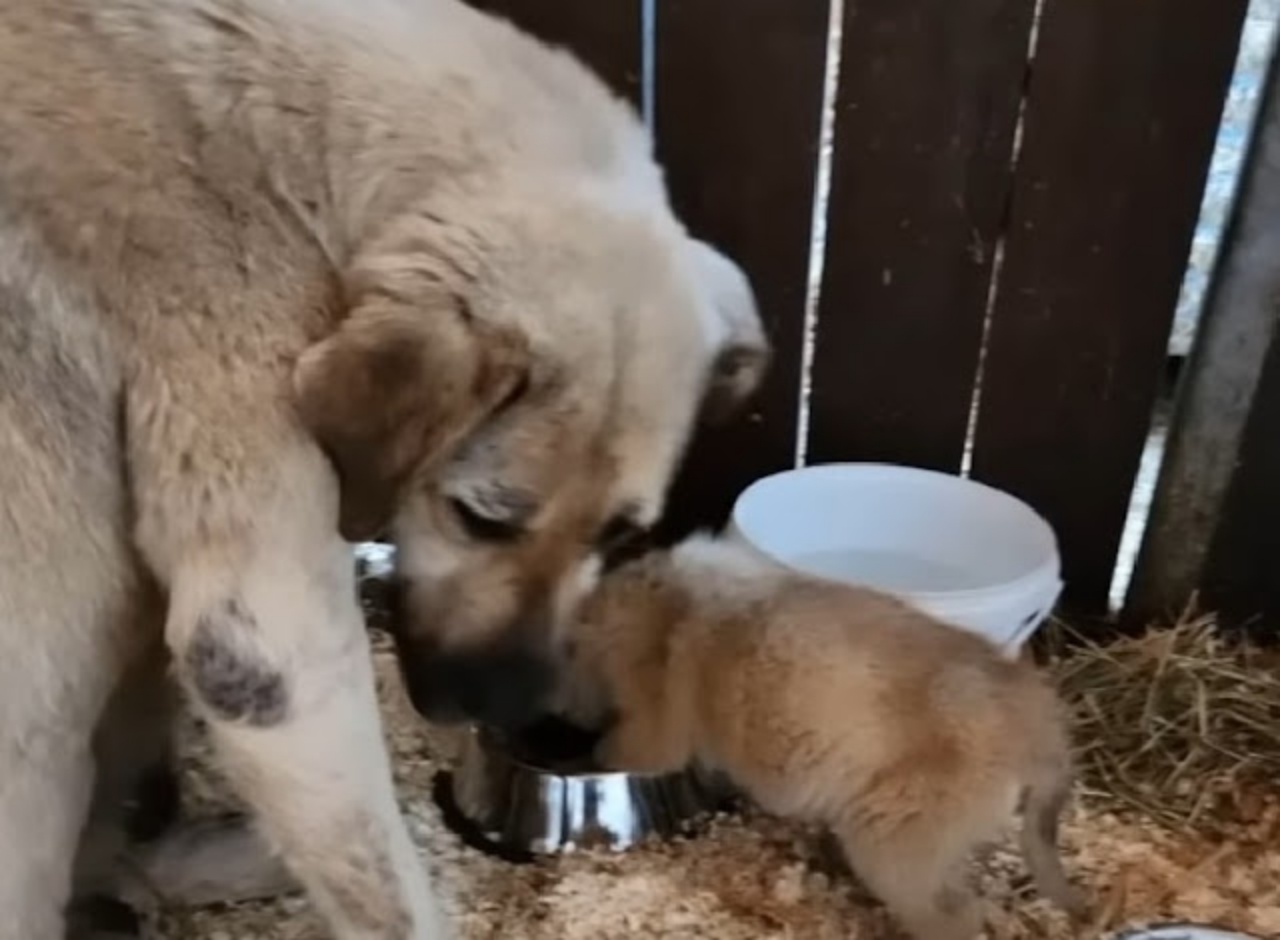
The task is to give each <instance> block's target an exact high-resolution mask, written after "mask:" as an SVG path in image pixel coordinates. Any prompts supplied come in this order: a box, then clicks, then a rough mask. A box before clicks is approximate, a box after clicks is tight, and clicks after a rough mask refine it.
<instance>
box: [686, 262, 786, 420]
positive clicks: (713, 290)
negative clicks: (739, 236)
mask: <svg viewBox="0 0 1280 940" xmlns="http://www.w3.org/2000/svg"><path fill="white" fill-rule="evenodd" d="M690 251H691V255H692V258H693V264H694V270H695V272H696V274H697V277H698V279H699V280H700V282H701V284H702V287H703V290H704V291H706V294H707V296H708V297H709V298H710V301H711V304H712V307H713V309H714V311H715V316H716V322H717V325H718V326H719V328H720V329H719V331H718V332H719V342H718V349H717V351H716V355H715V359H714V361H713V362H712V366H711V374H710V376H709V378H708V380H707V388H706V392H705V393H704V397H703V402H702V414H701V420H703V421H704V422H706V423H708V424H719V423H722V422H724V421H726V420H728V419H729V418H731V417H733V415H735V414H736V413H737V412H738V410H739V409H740V408H741V407H742V405H743V404H744V403H745V402H746V400H747V399H748V398H750V397H751V395H752V394H753V393H754V392H755V391H756V389H758V388H759V387H760V383H761V382H762V381H763V380H764V376H765V373H766V372H767V371H768V368H769V360H770V358H771V355H772V349H771V347H770V345H769V340H768V338H767V337H766V336H765V333H764V326H763V325H762V324H761V322H760V312H759V310H758V309H757V306H756V298H755V293H754V291H752V289H751V282H750V281H748V280H747V276H746V274H745V273H744V272H743V270H742V269H741V268H740V267H738V265H737V264H736V263H735V262H733V261H732V260H731V259H730V258H728V257H727V256H726V255H724V254H722V253H721V252H719V251H717V250H716V249H715V248H712V247H711V246H710V245H708V244H707V243H706V242H702V241H698V240H696V239H691V240H690Z"/></svg>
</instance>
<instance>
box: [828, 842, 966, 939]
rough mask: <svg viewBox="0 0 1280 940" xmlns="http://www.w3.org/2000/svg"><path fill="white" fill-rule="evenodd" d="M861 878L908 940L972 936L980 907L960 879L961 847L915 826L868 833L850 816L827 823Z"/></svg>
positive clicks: (961, 864)
mask: <svg viewBox="0 0 1280 940" xmlns="http://www.w3.org/2000/svg"><path fill="white" fill-rule="evenodd" d="M833 832H834V834H835V835H836V837H837V838H838V839H839V840H840V843H841V845H842V846H843V847H844V851H845V853H846V856H847V858H848V861H849V866H850V867H851V868H852V869H853V871H854V873H855V874H856V875H857V876H858V877H859V878H860V879H861V880H862V882H863V884H864V885H866V887H867V888H868V889H869V890H870V891H871V893H872V894H874V895H875V896H876V897H877V898H879V899H880V901H882V902H883V903H884V905H885V907H887V908H888V909H889V913H890V914H892V915H893V916H894V918H895V919H896V920H897V921H898V923H899V924H900V925H901V926H902V928H903V929H904V930H906V932H907V933H908V934H909V935H910V936H911V937H912V938H913V940H974V938H975V937H976V936H977V935H978V932H979V930H980V929H981V927H982V918H981V911H980V908H979V906H978V904H977V902H976V900H975V898H974V897H973V894H972V892H971V891H970V890H969V889H968V888H967V887H966V886H965V884H964V880H963V863H964V854H963V852H957V851H954V850H953V849H952V847H951V846H948V845H946V844H945V842H943V841H940V840H935V839H931V838H928V837H927V835H926V834H925V833H923V832H919V831H915V827H912V829H911V830H908V831H906V832H903V831H900V830H899V831H896V832H890V833H884V834H879V833H877V834H872V833H871V832H869V831H868V830H867V829H866V828H865V827H863V826H861V825H859V823H858V822H857V821H856V820H855V821H846V822H843V823H841V824H839V825H837V826H834V827H833Z"/></svg>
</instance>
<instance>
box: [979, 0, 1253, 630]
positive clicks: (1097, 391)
mask: <svg viewBox="0 0 1280 940" xmlns="http://www.w3.org/2000/svg"><path fill="white" fill-rule="evenodd" d="M1245 8H1246V0H1176V2H1163V0H1161V2H1123V3H1117V2H1116V0H1046V5H1045V8H1044V12H1043V20H1042V22H1041V24H1040V41H1039V44H1038V48H1037V50H1036V55H1035V60H1034V63H1033V65H1032V77H1031V82H1030V86H1029V92H1028V106H1027V118H1026V127H1025V143H1024V148H1023V152H1022V155H1021V159H1020V161H1019V165H1018V169H1017V174H1016V179H1015V184H1014V197H1013V203H1012V214H1011V223H1010V230H1009V236H1008V243H1007V252H1006V257H1005V263H1004V267H1003V272H1002V276H1001V280H1000V284H999V293H998V296H997V299H996V305H995V310H994V314H993V320H992V324H991V328H990V338H989V346H988V359H987V363H986V368H985V371H984V375H983V379H982V381H983V388H982V398H981V403H980V411H979V417H978V426H977V436H976V440H975V446H974V463H973V467H974V475H975V476H977V477H979V478H981V479H983V480H986V481H988V482H990V483H992V484H994V485H996V486H1000V487H1003V488H1005V489H1007V490H1010V491H1011V492H1013V493H1015V494H1017V495H1019V496H1021V497H1023V498H1025V499H1027V500H1029V501H1030V502H1031V503H1032V505H1034V506H1036V507H1037V508H1038V509H1040V510H1041V511H1042V512H1043V513H1045V514H1046V515H1047V516H1048V518H1049V519H1050V521H1051V522H1052V523H1053V524H1054V526H1055V527H1056V528H1057V531H1058V535H1059V538H1060V541H1061V545H1062V551H1063V561H1064V566H1065V572H1066V580H1067V584H1068V588H1067V591H1068V593H1067V595H1066V599H1067V601H1068V602H1069V603H1071V604H1073V605H1074V606H1076V607H1077V608H1081V609H1085V610H1103V609H1105V607H1106V604H1107V595H1108V588H1109V585H1110V581H1111V576H1112V572H1113V569H1114V564H1115V557H1116V549H1117V547H1118V545H1119V541H1120V535H1121V531H1122V529H1123V526H1124V520H1125V514H1126V510H1127V508H1128V503H1129V495H1130V492H1131V490H1132V486H1133V480H1134V476H1135V474H1136V471H1137V467H1138V463H1139V460H1140V458H1141V453H1142V446H1143V441H1144V437H1145V434H1146V431H1147V427H1148V424H1149V422H1150V416H1151V410H1152V405H1153V402H1154V398H1155V394H1156V388H1157V383H1158V380H1159V375H1160V370H1161V367H1162V365H1163V362H1164V358H1165V352H1166V344H1167V339H1168V334H1169V330H1170V327H1171V325H1172V320H1173V314H1174V309H1175V304H1176V301H1177V296H1178V289H1179V285H1180V283H1181V279H1182V273H1183V269H1184V267H1185V264H1186V260H1187V253H1188V249H1189V246H1190V244H1191V236H1192V232H1193V229H1194V225H1195V221H1196V217H1197V211H1198V208H1199V204H1200V198H1201V194H1202V192H1203V188H1204V181H1205V175H1206V171H1207V168H1208V165H1209V159H1210V156H1211V153H1212V149H1213V142H1214V137H1215V132H1216V129H1217V125H1218V119H1219V115H1220V113H1221V109H1222V103H1223V98H1224V95H1225V92H1226V89H1227V84H1228V81H1229V79H1230V75H1231V69H1232V65H1233V62H1234V59H1235V52H1236V47H1237V44H1238V39H1239V35H1240V29H1241V25H1242V23H1243V19H1244V14H1245Z"/></svg>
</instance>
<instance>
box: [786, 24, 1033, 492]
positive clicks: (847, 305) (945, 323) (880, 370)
mask: <svg viewBox="0 0 1280 940" xmlns="http://www.w3.org/2000/svg"><path fill="white" fill-rule="evenodd" d="M845 9H846V12H845V17H844V28H843V36H842V46H843V51H842V55H841V62H842V67H841V72H842V75H841V83H840V91H839V95H838V97H837V100H836V127H835V157H834V161H833V164H832V179H831V201H830V212H829V220H828V242H827V255H826V266H825V270H824V275H823V286H822V302H821V307H820V311H819V318H818V328H817V345H816V347H815V352H814V362H813V391H812V395H811V398H810V419H809V420H810V437H809V459H810V460H811V461H814V462H821V461H828V460H844V459H876V460H889V461H895V462H901V463H908V464H916V465H921V466H927V467H933V468H936V469H941V470H952V471H954V470H957V469H959V467H960V463H961V459H962V457H963V453H964V444H965V435H966V432H967V429H968V422H969V405H970V401H971V398H972V392H973V380H974V374H975V372H976V371H977V364H978V355H979V350H980V347H981V342H982V329H983V321H984V319H985V312H986V305H987V289H988V284H989V281H990V276H991V266H992V261H993V258H994V255H995V247H996V243H997V241H998V239H999V236H1000V231H1001V227H1002V224H1003V215H1004V210H1005V208H1006V205H1007V201H1008V195H1009V190H1010V187H1011V185H1012V178H1013V170H1012V166H1011V157H1012V150H1013V136H1014V131H1015V128H1016V126H1017V119H1018V108H1019V104H1020V102H1021V100H1022V91H1023V80H1024V76H1025V72H1026V65H1027V62H1026V60H1027V44H1028V38H1029V32H1030V29H1031V22H1032V18H1033V15H1034V10H1035V0H859V2H856V3H848V5H847V6H846V8H845Z"/></svg>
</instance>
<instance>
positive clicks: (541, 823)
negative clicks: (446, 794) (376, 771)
mask: <svg viewBox="0 0 1280 940" xmlns="http://www.w3.org/2000/svg"><path fill="white" fill-rule="evenodd" d="M567 734H568V735H569V736H572V734H573V732H572V731H569V732H567ZM578 734H579V735H581V734H582V732H578ZM526 750H527V749H526V748H522V747H521V746H520V745H519V744H518V743H517V744H512V743H510V742H507V741H504V740H502V739H501V738H500V737H499V736H498V735H497V734H495V733H493V732H490V731H487V730H485V729H477V730H475V731H474V732H473V733H472V734H471V735H470V736H469V739H468V741H467V743H466V747H465V749H464V752H463V754H462V758H461V761H460V763H459V766H458V769H457V771H456V772H455V774H454V777H453V789H452V796H453V801H454V803H455V805H456V807H457V809H458V811H459V812H460V813H461V815H462V816H463V817H465V818H466V820H467V821H468V822H469V823H470V824H471V825H472V826H473V827H475V828H476V829H478V830H479V831H480V832H481V833H483V835H484V837H485V838H487V839H488V840H490V841H491V842H493V843H496V844H497V845H499V846H502V847H505V848H507V849H514V850H517V851H523V852H530V853H539V854H552V853H559V852H565V851H571V850H573V849H583V848H605V849H613V850H616V851H620V850H623V849H626V848H629V847H630V846H633V845H635V844H636V843H638V842H640V841H642V840H644V839H646V838H650V837H653V838H671V837H674V836H678V835H682V834H687V833H688V832H690V831H691V827H692V826H693V824H694V823H695V822H696V821H697V820H698V819H699V818H700V817H704V816H706V815H708V814H710V813H712V812H714V811H716V810H717V809H718V808H720V807H721V806H723V805H724V802H725V799H726V798H727V796H728V794H727V792H726V791H725V790H723V789H722V787H721V786H720V785H719V784H718V783H717V782H716V781H714V780H712V779H710V778H708V777H705V776H704V775H702V774H699V773H697V772H696V771H693V770H689V771H683V772H680V773H674V774H667V775H659V776H648V775H643V774H630V773H621V772H613V771H601V770H599V769H598V768H595V767H592V766H591V765H590V762H589V761H587V760H584V759H582V758H580V757H579V758H576V759H574V758H568V757H567V755H566V754H564V753H561V754H559V755H557V757H558V758H560V759H553V760H537V759H536V758H534V757H533V756H532V755H530V754H528V753H523V752H524V751H526ZM569 750H570V751H572V750H574V748H569ZM578 750H579V753H590V751H589V749H578ZM543 753H547V751H544V752H543Z"/></svg>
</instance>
